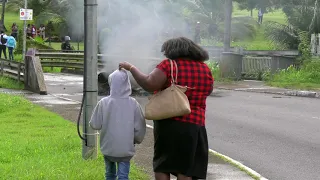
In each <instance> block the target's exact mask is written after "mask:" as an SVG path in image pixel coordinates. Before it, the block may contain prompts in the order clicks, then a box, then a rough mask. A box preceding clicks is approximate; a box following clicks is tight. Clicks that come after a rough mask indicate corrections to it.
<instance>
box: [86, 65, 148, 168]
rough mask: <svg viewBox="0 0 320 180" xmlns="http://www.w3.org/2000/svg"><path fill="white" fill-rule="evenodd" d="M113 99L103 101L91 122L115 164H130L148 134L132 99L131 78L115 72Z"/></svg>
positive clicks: (96, 108)
mask: <svg viewBox="0 0 320 180" xmlns="http://www.w3.org/2000/svg"><path fill="white" fill-rule="evenodd" d="M109 84H110V96H108V97H105V98H103V99H101V100H100V101H99V102H98V104H97V106H96V107H95V109H94V112H93V114H92V117H91V120H90V126H91V127H92V128H93V129H96V130H100V148H101V152H102V154H103V155H104V156H106V157H107V158H108V159H109V160H110V161H113V162H127V161H130V159H131V158H132V157H133V156H134V154H135V147H134V144H140V143H141V142H142V140H143V139H144V136H145V133H146V122H145V119H144V116H143V113H142V109H141V106H140V104H139V103H138V102H137V101H136V100H135V99H134V98H132V97H130V95H131V84H130V80H129V76H128V74H127V72H126V71H124V70H116V71H114V72H113V73H112V74H111V75H110V76H109Z"/></svg>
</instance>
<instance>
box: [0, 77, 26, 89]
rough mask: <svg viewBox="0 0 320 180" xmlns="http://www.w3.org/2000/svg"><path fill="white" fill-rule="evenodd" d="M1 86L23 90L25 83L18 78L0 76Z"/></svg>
mask: <svg viewBox="0 0 320 180" xmlns="http://www.w3.org/2000/svg"><path fill="white" fill-rule="evenodd" d="M0 88H7V89H18V90H21V89H23V88H24V84H23V83H22V82H18V81H17V80H14V79H11V78H8V77H5V76H0Z"/></svg>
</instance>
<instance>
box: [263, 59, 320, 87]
mask: <svg viewBox="0 0 320 180" xmlns="http://www.w3.org/2000/svg"><path fill="white" fill-rule="evenodd" d="M267 84H268V85H271V86H276V87H282V88H288V89H302V90H320V60H313V61H310V62H306V63H305V64H304V65H303V66H302V68H301V69H296V68H294V67H293V66H290V67H289V68H287V69H284V70H281V71H279V72H278V73H276V74H274V75H272V76H271V77H270V79H269V80H268V81H267Z"/></svg>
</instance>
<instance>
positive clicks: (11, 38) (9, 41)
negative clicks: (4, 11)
mask: <svg viewBox="0 0 320 180" xmlns="http://www.w3.org/2000/svg"><path fill="white" fill-rule="evenodd" d="M16 45H17V42H16V39H15V38H14V36H13V33H12V34H11V36H8V37H7V47H8V51H9V60H11V61H13V60H14V58H13V50H14V48H16Z"/></svg>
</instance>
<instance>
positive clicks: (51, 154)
mask: <svg viewBox="0 0 320 180" xmlns="http://www.w3.org/2000/svg"><path fill="white" fill-rule="evenodd" d="M0 99H1V101H0V121H1V126H0V132H1V133H0V139H1V141H2V142H1V143H0V169H1V174H0V179H17V180H18V179H52V180H53V179H60V180H64V179H65V180H73V179H74V180H80V179H104V171H105V168H104V162H103V158H102V156H101V155H99V158H98V159H96V160H88V161H85V160H83V159H82V157H81V140H80V139H79V137H78V136H77V133H76V127H75V124H73V123H72V122H69V121H66V120H64V119H63V118H62V117H60V116H58V115H56V114H54V113H52V112H49V111H48V110H46V109H44V108H42V107H39V106H37V105H34V104H32V103H31V102H29V101H27V100H26V99H24V98H22V97H19V96H11V95H8V94H0ZM130 178H131V179H137V180H148V179H150V178H149V177H148V176H147V175H145V174H144V173H142V172H141V171H140V170H139V169H138V168H137V167H136V166H134V165H132V168H131V173H130Z"/></svg>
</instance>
